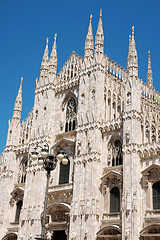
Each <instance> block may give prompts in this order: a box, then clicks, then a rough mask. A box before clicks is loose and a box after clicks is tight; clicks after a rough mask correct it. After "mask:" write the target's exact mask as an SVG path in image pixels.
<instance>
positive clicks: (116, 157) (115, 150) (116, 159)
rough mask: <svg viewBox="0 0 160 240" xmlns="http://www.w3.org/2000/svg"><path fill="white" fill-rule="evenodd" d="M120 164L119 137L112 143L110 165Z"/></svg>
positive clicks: (121, 161) (120, 148) (120, 147)
mask: <svg viewBox="0 0 160 240" xmlns="http://www.w3.org/2000/svg"><path fill="white" fill-rule="evenodd" d="M122 164H123V159H122V144H121V142H120V140H119V139H116V140H115V141H114V142H113V143H112V166H118V165H122Z"/></svg>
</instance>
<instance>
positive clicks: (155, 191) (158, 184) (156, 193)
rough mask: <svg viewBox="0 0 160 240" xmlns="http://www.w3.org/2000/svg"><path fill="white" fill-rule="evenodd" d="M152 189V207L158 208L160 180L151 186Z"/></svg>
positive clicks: (159, 202) (159, 207)
mask: <svg viewBox="0 0 160 240" xmlns="http://www.w3.org/2000/svg"><path fill="white" fill-rule="evenodd" d="M152 189H153V209H160V181H159V182H156V183H154V184H153V186H152Z"/></svg>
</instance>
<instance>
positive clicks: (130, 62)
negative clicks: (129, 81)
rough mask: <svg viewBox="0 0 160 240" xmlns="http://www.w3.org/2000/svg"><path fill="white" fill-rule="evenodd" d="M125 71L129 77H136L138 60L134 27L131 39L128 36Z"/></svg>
mask: <svg viewBox="0 0 160 240" xmlns="http://www.w3.org/2000/svg"><path fill="white" fill-rule="evenodd" d="M127 70H128V72H129V74H130V75H135V76H138V58H137V50H136V44H135V40H134V26H133V27H132V38H131V36H129V50H128V58H127Z"/></svg>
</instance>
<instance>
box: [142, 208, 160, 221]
mask: <svg viewBox="0 0 160 240" xmlns="http://www.w3.org/2000/svg"><path fill="white" fill-rule="evenodd" d="M150 219H152V220H153V219H154V220H159V219H160V209H157V210H146V213H145V220H146V221H147V220H150Z"/></svg>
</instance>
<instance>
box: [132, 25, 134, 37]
mask: <svg viewBox="0 0 160 240" xmlns="http://www.w3.org/2000/svg"><path fill="white" fill-rule="evenodd" d="M132 36H134V26H133V27H132Z"/></svg>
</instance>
